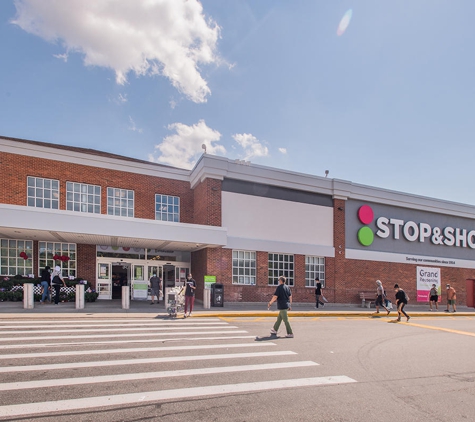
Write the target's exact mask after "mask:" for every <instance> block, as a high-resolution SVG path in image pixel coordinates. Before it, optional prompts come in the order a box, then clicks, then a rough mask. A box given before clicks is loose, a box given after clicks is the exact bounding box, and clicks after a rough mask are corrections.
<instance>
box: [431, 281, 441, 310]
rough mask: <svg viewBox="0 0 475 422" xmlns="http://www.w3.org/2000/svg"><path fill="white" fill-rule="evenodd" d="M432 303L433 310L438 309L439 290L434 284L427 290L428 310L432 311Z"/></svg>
mask: <svg viewBox="0 0 475 422" xmlns="http://www.w3.org/2000/svg"><path fill="white" fill-rule="evenodd" d="M432 304H434V306H435V310H436V311H438V310H439V292H438V291H437V286H436V285H435V284H433V285H432V288H431V289H430V292H429V305H430V309H429V310H430V311H432Z"/></svg>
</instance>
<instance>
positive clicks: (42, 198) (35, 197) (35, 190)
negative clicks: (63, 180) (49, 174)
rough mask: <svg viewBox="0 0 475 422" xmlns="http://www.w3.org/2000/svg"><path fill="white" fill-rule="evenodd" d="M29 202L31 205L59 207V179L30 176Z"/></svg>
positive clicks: (55, 208)
mask: <svg viewBox="0 0 475 422" xmlns="http://www.w3.org/2000/svg"><path fill="white" fill-rule="evenodd" d="M27 185H28V186H27V196H28V197H27V204H28V206H29V207H36V208H49V209H53V210H57V209H59V181H58V180H51V179H43V178H41V177H31V176H28V181H27Z"/></svg>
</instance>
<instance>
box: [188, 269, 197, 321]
mask: <svg viewBox="0 0 475 422" xmlns="http://www.w3.org/2000/svg"><path fill="white" fill-rule="evenodd" d="M195 290H196V281H195V280H194V279H193V276H192V275H191V273H190V274H188V275H187V276H186V289H185V317H186V312H187V311H188V310H189V313H188V316H191V313H192V312H193V303H194V302H195Z"/></svg>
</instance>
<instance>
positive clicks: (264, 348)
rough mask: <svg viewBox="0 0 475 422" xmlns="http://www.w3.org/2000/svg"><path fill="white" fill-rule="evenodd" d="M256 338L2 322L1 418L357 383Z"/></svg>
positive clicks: (170, 323)
mask: <svg viewBox="0 0 475 422" xmlns="http://www.w3.org/2000/svg"><path fill="white" fill-rule="evenodd" d="M255 339H256V337H255V335H251V334H250V333H248V332H247V331H246V330H242V329H240V328H239V327H237V326H234V325H231V324H229V323H227V322H224V321H221V320H219V319H217V318H216V319H206V320H191V319H187V320H180V319H172V320H168V319H162V320H160V319H127V320H126V321H124V320H120V319H107V320H105V319H87V320H86V321H84V320H81V319H73V320H71V319H69V320H54V321H52V320H35V321H12V320H3V321H2V320H0V394H1V396H2V401H1V403H0V420H8V419H9V418H15V417H16V418H18V417H27V418H28V417H34V416H42V415H53V416H54V415H61V414H62V413H64V412H74V411H81V412H84V411H88V409H89V410H90V411H91V412H92V411H94V410H95V409H114V406H124V405H128V404H130V405H137V404H146V403H155V402H157V401H158V402H160V401H166V400H179V399H184V398H186V399H197V398H203V397H214V396H225V395H232V394H239V393H251V392H265V391H273V390H283V389H292V388H300V387H309V386H313V387H316V386H322V385H328V384H345V383H353V382H356V381H355V380H354V379H352V378H349V377H347V376H345V375H337V376H318V366H319V364H318V363H316V362H314V361H310V360H301V359H299V356H298V354H297V353H296V352H294V351H292V350H282V347H277V346H278V345H277V342H275V341H272V340H270V341H255ZM285 345H286V346H287V345H289V346H292V341H286V342H285ZM289 348H291V347H289ZM284 349H285V348H284ZM269 373H278V374H281V376H280V377H278V379H275V378H276V377H275V376H272V377H270V376H268V374H269ZM289 374H290V377H289ZM294 374H297V375H298V374H302V375H305V376H302V377H293V376H294ZM234 377H235V378H234Z"/></svg>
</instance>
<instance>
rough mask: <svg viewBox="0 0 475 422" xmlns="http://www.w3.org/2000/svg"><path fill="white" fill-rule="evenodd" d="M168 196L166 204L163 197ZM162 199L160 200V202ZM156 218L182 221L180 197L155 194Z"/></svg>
mask: <svg viewBox="0 0 475 422" xmlns="http://www.w3.org/2000/svg"><path fill="white" fill-rule="evenodd" d="M164 198H166V204H165V203H164V202H163V199H164ZM159 200H160V202H159ZM155 220H160V221H173V222H175V223H179V222H180V197H179V196H172V195H162V194H160V193H157V194H155Z"/></svg>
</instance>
